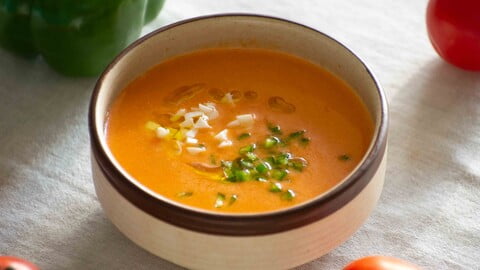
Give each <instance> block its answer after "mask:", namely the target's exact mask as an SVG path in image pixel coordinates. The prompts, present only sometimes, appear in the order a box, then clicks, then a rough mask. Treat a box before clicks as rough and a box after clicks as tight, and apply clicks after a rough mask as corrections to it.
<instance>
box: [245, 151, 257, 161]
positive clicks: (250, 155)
mask: <svg viewBox="0 0 480 270" xmlns="http://www.w3.org/2000/svg"><path fill="white" fill-rule="evenodd" d="M245 158H246V159H248V160H250V161H255V160H257V159H258V157H257V155H255V154H254V153H252V152H248V153H245Z"/></svg>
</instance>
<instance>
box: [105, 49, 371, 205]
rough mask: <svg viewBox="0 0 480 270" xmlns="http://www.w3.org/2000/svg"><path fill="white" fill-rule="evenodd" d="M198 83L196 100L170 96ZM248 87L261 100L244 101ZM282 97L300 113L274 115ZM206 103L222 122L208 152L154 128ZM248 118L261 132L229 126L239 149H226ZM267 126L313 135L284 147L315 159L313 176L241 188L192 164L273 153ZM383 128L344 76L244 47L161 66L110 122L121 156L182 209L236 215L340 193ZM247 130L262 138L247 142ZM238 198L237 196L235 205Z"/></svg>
mask: <svg viewBox="0 0 480 270" xmlns="http://www.w3.org/2000/svg"><path fill="white" fill-rule="evenodd" d="M192 85H193V86H195V87H196V89H197V90H198V89H199V90H198V92H196V94H195V95H193V97H189V98H186V99H185V100H182V101H180V102H177V103H172V102H169V101H168V98H169V95H170V97H171V95H172V93H175V91H178V90H179V89H184V88H185V87H184V86H192ZM182 87H184V88H182ZM212 89H214V90H212ZM247 91H254V92H255V93H256V94H257V98H256V99H247V98H245V97H244V96H242V95H244V94H245V92H247ZM213 93H217V94H218V93H222V95H223V94H224V93H234V94H235V96H241V98H240V99H238V100H237V99H235V102H234V103H233V104H229V103H222V102H221V101H219V100H217V99H219V97H218V96H215V95H212V94H213ZM250 93H251V92H250ZM274 96H276V97H281V98H283V99H284V100H285V101H286V102H288V103H289V104H291V105H293V106H294V108H295V110H294V112H291V111H290V112H284V111H277V110H272V108H270V107H269V106H268V100H269V98H271V97H274ZM205 102H214V103H215V104H216V108H217V110H218V112H219V117H218V118H217V119H213V120H210V121H209V123H210V125H211V127H212V128H211V129H203V130H201V131H200V132H199V133H198V135H197V137H196V138H197V139H198V140H199V143H200V142H201V143H202V144H204V145H205V147H206V149H207V150H206V151H205V152H203V153H199V154H190V153H188V152H187V151H185V146H186V145H184V147H183V151H182V153H181V154H178V148H177V146H176V144H175V143H174V142H172V141H171V140H167V139H161V138H158V137H156V135H155V134H156V133H155V131H152V130H149V129H148V128H146V126H145V124H146V123H147V122H149V121H154V122H156V123H159V124H161V125H162V126H168V125H174V124H172V123H170V122H171V121H170V120H168V114H174V113H175V112H176V111H178V110H179V109H180V108H186V109H188V110H190V108H191V107H198V106H199V103H205ZM241 114H254V115H255V121H254V124H253V126H252V127H250V128H241V127H236V128H228V137H229V139H230V140H231V141H232V142H233V145H232V146H229V147H224V148H219V147H218V144H219V141H218V140H216V139H214V138H213V136H214V135H215V134H217V133H218V132H219V131H221V130H223V129H225V128H226V126H227V124H228V123H229V122H230V121H232V120H234V119H235V117H236V116H237V115H241ZM165 115H167V117H166V116H165ZM267 123H270V124H275V125H279V126H280V127H281V130H282V133H283V135H282V136H283V137H285V136H286V135H288V134H290V133H292V132H295V131H299V130H306V133H305V137H306V138H308V139H309V142H308V143H307V144H306V145H303V144H300V143H297V142H292V143H291V144H289V145H288V146H287V147H285V149H283V148H282V149H279V150H278V151H288V152H290V153H292V154H293V155H294V156H298V157H303V158H305V159H306V160H307V161H308V165H307V166H306V167H305V168H304V169H303V171H301V172H298V171H295V170H289V171H290V173H289V175H288V177H287V178H286V179H283V180H282V181H274V180H268V182H260V181H257V180H249V181H244V182H235V183H232V182H228V181H224V180H222V179H219V178H215V177H211V175H210V174H208V175H207V174H202V173H199V171H197V170H196V169H194V168H193V167H192V166H191V165H189V164H192V163H194V162H203V163H206V164H207V163H210V162H212V158H213V159H214V160H213V162H214V163H215V164H219V163H220V161H221V160H233V159H235V158H236V157H238V156H239V148H240V147H242V146H245V145H248V144H250V143H257V146H258V147H257V148H258V149H257V151H256V152H258V155H259V156H262V155H263V156H267V155H268V154H267V152H268V151H267V150H265V149H261V148H262V147H261V146H262V142H263V141H265V138H267V137H268V136H270V135H271V133H272V132H271V131H270V130H269V129H268V128H267ZM373 129H374V126H373V121H372V119H371V116H370V114H369V113H368V111H367V109H366V107H365V105H364V104H363V103H362V101H361V100H360V98H359V97H358V96H357V95H356V94H355V93H354V92H353V90H352V89H351V88H350V86H348V85H347V84H346V83H345V82H344V81H342V80H341V79H339V78H338V77H336V76H335V75H333V74H331V73H330V72H328V71H326V70H325V69H323V68H321V67H318V66H316V65H314V64H312V63H310V62H308V61H305V60H303V59H300V58H297V57H294V56H291V55H288V54H284V53H280V52H274V51H270V50H262V49H243V48H238V49H227V48H218V49H208V50H201V51H197V52H193V53H189V54H186V55H182V56H178V57H175V58H172V59H170V60H167V61H165V62H162V63H160V64H159V65H157V66H155V67H154V68H152V69H151V70H149V71H147V72H146V73H145V74H143V75H142V76H140V77H138V78H136V79H135V80H134V81H132V82H131V83H130V84H129V85H128V86H127V87H126V88H125V89H124V90H123V91H122V92H121V94H120V95H119V96H118V97H117V98H116V100H115V101H114V103H113V105H112V106H111V108H110V111H109V114H108V119H107V124H106V131H107V142H108V145H109V147H110V149H111V151H112V153H113V155H114V156H115V158H116V159H117V160H118V162H119V164H121V166H123V167H124V169H125V170H126V171H127V172H128V173H129V174H130V175H131V176H132V177H134V178H135V179H137V180H138V181H139V182H140V183H141V184H143V185H145V186H146V187H148V188H149V189H151V190H153V191H155V192H157V193H159V194H161V195H163V196H165V197H167V198H169V199H172V200H175V201H177V202H180V203H182V204H186V205H189V206H193V207H198V208H203V209H207V210H214V211H220V212H236V213H251V212H263V211H271V210H276V209H280V208H285V207H290V206H292V205H295V204H298V203H301V202H304V201H306V200H309V199H312V198H314V197H316V196H318V195H320V194H322V193H323V192H325V191H327V190H328V189H330V188H332V187H333V186H335V185H336V184H338V183H339V181H341V180H342V179H343V178H344V177H346V176H347V175H348V174H349V173H350V172H351V171H352V170H353V169H354V168H355V167H356V166H357V165H358V163H359V162H360V160H361V159H362V158H363V156H364V154H365V152H366V151H367V148H368V146H369V144H370V141H371V138H372V134H373ZM245 132H250V133H251V134H252V136H251V137H249V138H246V139H243V140H238V139H237V137H238V136H239V135H240V134H242V133H245ZM280 137H281V136H280ZM342 157H343V158H342ZM211 165H212V166H213V163H212V164H211ZM270 182H279V183H280V184H281V186H282V190H287V189H291V190H292V191H294V193H295V197H294V198H291V200H288V199H285V198H284V197H282V196H279V194H278V193H275V192H271V191H269V189H270V187H271V183H270ZM218 193H222V194H224V195H225V203H224V204H223V205H222V206H219V205H218V204H217V205H216V206H215V204H216V202H217V199H218ZM232 195H236V198H237V200H236V201H234V202H232V203H230V199H231V197H232Z"/></svg>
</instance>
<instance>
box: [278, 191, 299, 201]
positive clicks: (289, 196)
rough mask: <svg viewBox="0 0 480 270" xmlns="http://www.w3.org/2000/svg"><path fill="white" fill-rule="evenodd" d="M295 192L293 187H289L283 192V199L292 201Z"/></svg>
mask: <svg viewBox="0 0 480 270" xmlns="http://www.w3.org/2000/svg"><path fill="white" fill-rule="evenodd" d="M295 196H296V195H295V192H294V191H293V190H291V189H288V190H287V191H285V192H283V193H282V195H281V198H282V200H286V201H291V200H293V198H295Z"/></svg>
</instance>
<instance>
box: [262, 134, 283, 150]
mask: <svg viewBox="0 0 480 270" xmlns="http://www.w3.org/2000/svg"><path fill="white" fill-rule="evenodd" d="M279 142H280V139H278V138H277V137H273V136H271V137H268V138H267V139H265V143H264V146H265V148H267V149H269V148H272V147H274V146H275V145H277V144H278V143H279Z"/></svg>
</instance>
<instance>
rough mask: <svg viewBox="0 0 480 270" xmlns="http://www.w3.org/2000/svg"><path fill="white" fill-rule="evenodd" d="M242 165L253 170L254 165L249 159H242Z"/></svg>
mask: <svg viewBox="0 0 480 270" xmlns="http://www.w3.org/2000/svg"><path fill="white" fill-rule="evenodd" d="M240 165H241V166H242V168H249V169H251V168H253V163H252V162H251V161H249V160H248V159H243V158H242V159H240Z"/></svg>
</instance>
